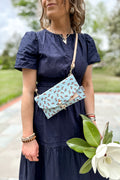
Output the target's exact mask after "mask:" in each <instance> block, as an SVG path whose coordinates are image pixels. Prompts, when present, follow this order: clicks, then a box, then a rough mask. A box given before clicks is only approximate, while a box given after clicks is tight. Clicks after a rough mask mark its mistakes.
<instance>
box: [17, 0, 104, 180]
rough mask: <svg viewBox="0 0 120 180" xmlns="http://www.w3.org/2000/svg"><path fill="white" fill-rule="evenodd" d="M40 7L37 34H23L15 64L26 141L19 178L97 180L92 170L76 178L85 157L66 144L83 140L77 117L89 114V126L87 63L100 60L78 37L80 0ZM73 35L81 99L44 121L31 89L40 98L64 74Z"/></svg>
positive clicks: (53, 0)
mask: <svg viewBox="0 0 120 180" xmlns="http://www.w3.org/2000/svg"><path fill="white" fill-rule="evenodd" d="M41 4H42V9H43V12H42V16H41V26H42V28H43V30H41V31H39V32H37V33H35V32H33V31H32V32H27V33H26V34H25V35H24V37H23V39H22V41H21V44H20V47H19V50H18V53H17V58H16V64H15V68H16V69H18V70H20V71H22V74H23V95H22V104H21V117H22V126H23V136H22V138H23V140H26V139H25V138H26V137H29V138H30V140H31V141H29V142H27V143H24V142H23V144H22V153H21V163H20V172H19V180H95V179H96V180H102V179H103V178H102V177H101V176H100V175H99V174H96V175H94V173H93V171H92V170H91V171H90V172H89V173H88V174H86V175H80V174H79V169H80V167H81V166H82V164H83V163H84V162H85V161H86V157H85V156H84V155H83V154H79V153H76V152H75V151H73V150H71V149H70V148H69V147H68V146H67V145H66V141H67V140H68V139H70V138H72V137H81V138H83V130H82V120H81V117H80V116H79V114H85V115H86V114H88V116H89V117H90V118H91V116H93V120H94V123H95V116H94V115H93V114H94V90H93V84H92V64H93V63H95V62H99V61H100V58H99V55H98V53H97V50H96V47H95V43H94V41H93V39H92V38H91V37H90V36H89V35H87V34H82V33H81V26H82V25H83V23H84V17H85V11H84V2H83V0H75V1H71V0H70V1H69V0H66V1H63V0H42V2H41ZM75 32H77V33H79V35H78V36H79V37H78V47H77V55H76V64H75V69H74V70H73V74H74V76H75V77H76V79H77V81H78V83H79V85H83V86H84V88H85V94H86V98H85V100H81V101H79V102H77V103H75V104H73V105H71V106H69V107H68V108H67V110H66V111H65V110H62V111H61V112H59V113H58V114H56V115H54V116H53V117H51V118H50V119H47V118H46V116H45V114H44V112H43V111H42V109H40V108H39V107H38V105H37V104H36V103H35V101H34V97H35V96H36V94H35V93H34V91H35V88H36V85H37V88H38V93H39V94H41V93H43V92H45V91H46V90H48V89H49V88H51V87H52V86H54V85H55V84H57V83H58V82H60V81H61V80H63V79H64V78H65V77H67V76H68V73H69V70H70V65H71V62H72V57H73V51H74V42H75ZM36 81H37V84H36ZM33 132H34V133H35V134H33ZM35 136H36V137H35Z"/></svg>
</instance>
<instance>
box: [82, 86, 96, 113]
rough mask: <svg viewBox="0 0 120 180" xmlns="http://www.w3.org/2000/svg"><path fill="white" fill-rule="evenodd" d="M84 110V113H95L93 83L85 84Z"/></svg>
mask: <svg viewBox="0 0 120 180" xmlns="http://www.w3.org/2000/svg"><path fill="white" fill-rule="evenodd" d="M84 88H85V95H86V98H85V111H86V114H88V113H95V108H94V89H93V85H88V86H85V87H84Z"/></svg>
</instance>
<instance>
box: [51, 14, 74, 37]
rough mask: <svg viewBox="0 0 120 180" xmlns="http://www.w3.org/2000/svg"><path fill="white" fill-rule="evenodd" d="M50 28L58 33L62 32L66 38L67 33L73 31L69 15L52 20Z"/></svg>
mask: <svg viewBox="0 0 120 180" xmlns="http://www.w3.org/2000/svg"><path fill="white" fill-rule="evenodd" d="M48 29H49V30H50V31H52V32H54V33H56V34H62V35H63V37H65V38H66V35H67V34H72V33H73V31H72V28H71V25H70V18H69V17H67V16H66V17H64V18H62V17H61V18H59V19H55V20H51V25H50V27H49V28H48Z"/></svg>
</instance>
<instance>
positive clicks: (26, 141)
mask: <svg viewBox="0 0 120 180" xmlns="http://www.w3.org/2000/svg"><path fill="white" fill-rule="evenodd" d="M35 138H36V136H33V137H32V138H31V139H29V140H22V142H23V143H28V142H30V141H33V140H34V139H35Z"/></svg>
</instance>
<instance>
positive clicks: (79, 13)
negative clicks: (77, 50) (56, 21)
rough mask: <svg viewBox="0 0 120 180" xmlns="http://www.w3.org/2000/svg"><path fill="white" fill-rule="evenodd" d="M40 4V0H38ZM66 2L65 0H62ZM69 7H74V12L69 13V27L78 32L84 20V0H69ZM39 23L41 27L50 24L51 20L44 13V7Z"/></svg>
mask: <svg viewBox="0 0 120 180" xmlns="http://www.w3.org/2000/svg"><path fill="white" fill-rule="evenodd" d="M40 3H41V4H42V0H40ZM64 3H66V0H64ZM69 3H70V7H74V14H70V22H71V28H72V29H73V30H74V31H75V32H77V33H80V32H81V29H82V25H83V24H84V21H85V3H84V0H69ZM40 24H41V27H42V28H43V29H45V28H47V27H48V26H50V24H51V20H50V19H48V18H47V17H46V15H45V14H44V9H43V8H42V15H41V17H40Z"/></svg>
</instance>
